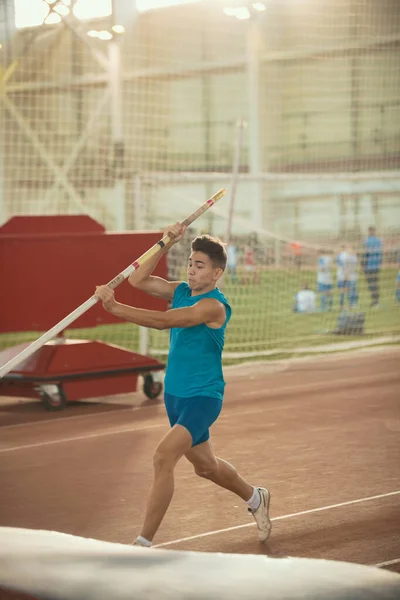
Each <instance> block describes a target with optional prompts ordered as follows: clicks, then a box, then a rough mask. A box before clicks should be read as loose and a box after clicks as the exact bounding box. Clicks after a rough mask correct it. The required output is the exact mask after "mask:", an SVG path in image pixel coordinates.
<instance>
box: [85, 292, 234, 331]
mask: <svg viewBox="0 0 400 600" xmlns="http://www.w3.org/2000/svg"><path fill="white" fill-rule="evenodd" d="M95 295H96V297H97V298H99V300H101V301H102V303H103V307H104V308H105V310H107V311H108V312H110V313H111V314H113V315H114V316H115V317H118V318H119V319H124V320H125V321H130V322H131V323H136V325H141V326H142V327H150V328H152V329H171V327H184V328H186V327H194V326H195V325H200V324H201V323H206V324H207V325H213V326H215V327H222V325H223V324H224V322H225V318H226V313H225V306H224V305H223V304H222V302H219V301H218V300H216V299H214V298H204V299H203V300H199V302H196V304H194V305H193V306H188V307H185V308H172V309H170V310H167V311H165V312H161V311H158V310H146V309H143V308H135V307H133V306H128V305H126V304H120V303H119V302H117V301H116V300H115V298H114V291H113V290H111V289H110V288H108V287H107V286H105V285H103V286H100V287H98V288H96V292H95Z"/></svg>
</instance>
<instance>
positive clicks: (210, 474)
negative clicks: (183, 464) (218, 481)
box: [193, 459, 218, 479]
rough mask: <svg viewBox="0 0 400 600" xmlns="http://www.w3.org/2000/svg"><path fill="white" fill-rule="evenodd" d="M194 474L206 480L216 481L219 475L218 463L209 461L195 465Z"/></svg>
mask: <svg viewBox="0 0 400 600" xmlns="http://www.w3.org/2000/svg"><path fill="white" fill-rule="evenodd" d="M193 466H194V472H195V473H196V475H198V476H199V477H203V478H204V479H215V477H216V475H217V473H218V461H217V459H215V460H207V461H202V462H200V463H197V464H194V465H193Z"/></svg>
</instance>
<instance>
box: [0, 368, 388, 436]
mask: <svg viewBox="0 0 400 600" xmlns="http://www.w3.org/2000/svg"><path fill="white" fill-rule="evenodd" d="M381 380H384V381H387V375H382V376H380V377H379V376H376V375H374V376H372V377H349V378H346V379H340V380H337V381H338V382H339V383H340V385H338V386H337V387H338V388H342V387H345V386H346V385H349V384H356V385H357V384H358V383H360V384H364V385H367V384H368V383H379V381H381ZM235 383H236V384H237V383H238V382H235ZM254 383H258V384H260V388H261V389H258V390H251V391H247V392H239V397H240V398H246V397H251V396H259V397H260V398H269V397H271V396H273V397H276V396H280V395H285V394H301V393H302V392H313V391H319V390H321V391H324V392H326V391H329V393H333V392H335V391H336V388H335V385H334V383H335V382H334V381H331V380H329V381H323V382H315V383H305V384H300V385H292V386H286V387H282V386H281V387H276V388H274V389H266V388H265V386H266V385H268V377H265V378H263V379H260V380H257V381H255V382H254ZM330 384H332V385H333V387H329V386H330ZM227 395H228V397H229V391H228V394H227ZM225 402H226V403H228V404H229V405H230V402H229V400H226V401H225ZM115 406H118V405H115ZM160 407H161V408H162V407H163V404H162V403H161V402H158V403H157V404H154V405H152V406H132V407H129V408H123V409H118V408H115V409H110V410H106V411H102V412H98V413H96V412H94V413H90V414H85V415H72V416H70V417H62V418H60V419H55V420H54V419H47V420H46V421H31V422H29V423H16V424H14V425H4V426H3V427H0V431H4V430H8V429H17V428H21V427H32V426H33V425H39V426H40V425H48V424H50V425H55V424H57V423H64V422H65V421H72V420H75V419H88V418H91V417H101V416H104V415H109V414H110V413H111V414H120V413H124V412H136V411H142V410H149V409H153V410H154V409H155V408H160ZM260 412H261V411H260ZM248 414H252V413H248Z"/></svg>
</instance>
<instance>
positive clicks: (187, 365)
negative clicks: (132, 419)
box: [164, 283, 231, 399]
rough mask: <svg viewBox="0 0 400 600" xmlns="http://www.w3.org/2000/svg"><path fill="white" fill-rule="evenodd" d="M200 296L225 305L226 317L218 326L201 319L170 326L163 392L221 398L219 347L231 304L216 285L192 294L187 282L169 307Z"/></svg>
mask: <svg viewBox="0 0 400 600" xmlns="http://www.w3.org/2000/svg"><path fill="white" fill-rule="evenodd" d="M203 298H215V299H216V300H218V301H219V302H221V303H222V304H224V306H225V310H226V319H225V323H224V324H223V325H222V327H219V328H217V329H213V328H212V327H208V326H207V325H206V324H205V323H202V324H201V325H195V326H194V327H173V328H172V329H171V331H170V346H169V355H168V363H167V371H166V375H165V381H164V385H165V392H166V393H167V394H171V395H173V396H178V397H179V398H190V397H193V396H208V397H210V398H218V399H222V398H223V395H224V388H225V381H224V376H223V373H222V350H223V348H224V340H225V328H226V326H227V324H228V321H229V319H230V317H231V307H230V306H229V304H228V301H227V299H226V298H225V296H224V294H222V292H220V290H219V289H218V288H215V289H214V290H211V292H207V293H206V294H200V295H198V296H192V291H191V289H190V287H189V286H188V284H187V283H181V284H179V285H178V287H177V288H176V290H175V293H174V298H173V301H172V308H185V307H187V306H193V305H194V304H196V302H199V300H203Z"/></svg>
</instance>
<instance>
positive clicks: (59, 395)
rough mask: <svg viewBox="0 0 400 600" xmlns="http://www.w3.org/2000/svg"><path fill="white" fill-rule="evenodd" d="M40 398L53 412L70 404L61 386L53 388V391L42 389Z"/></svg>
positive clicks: (46, 407) (45, 406) (47, 408)
mask: <svg viewBox="0 0 400 600" xmlns="http://www.w3.org/2000/svg"><path fill="white" fill-rule="evenodd" d="M40 399H41V401H42V403H43V406H44V408H45V409H46V410H48V411H52V412H55V411H57V410H64V408H66V406H67V404H68V400H67V397H66V395H65V394H64V391H63V389H62V388H61V387H59V386H57V390H54V391H53V390H52V391H51V392H47V391H44V390H42V391H41V392H40Z"/></svg>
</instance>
